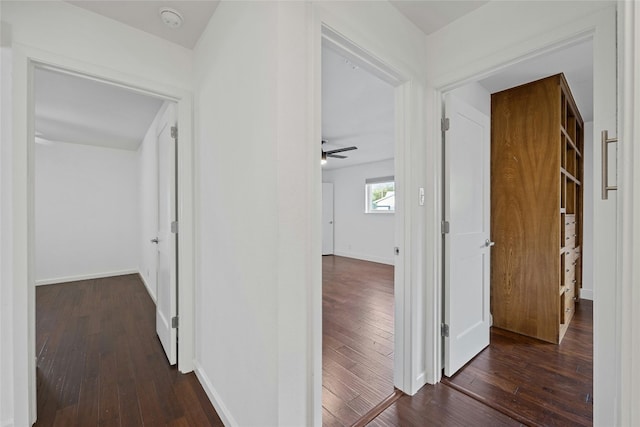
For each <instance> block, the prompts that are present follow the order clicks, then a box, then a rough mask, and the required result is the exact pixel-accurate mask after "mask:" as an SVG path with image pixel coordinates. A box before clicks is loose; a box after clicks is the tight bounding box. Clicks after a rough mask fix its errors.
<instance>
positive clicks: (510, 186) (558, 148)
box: [491, 74, 584, 344]
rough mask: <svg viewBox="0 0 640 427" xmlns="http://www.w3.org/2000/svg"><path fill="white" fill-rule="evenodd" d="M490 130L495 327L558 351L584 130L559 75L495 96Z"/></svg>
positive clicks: (578, 276)
mask: <svg viewBox="0 0 640 427" xmlns="http://www.w3.org/2000/svg"><path fill="white" fill-rule="evenodd" d="M491 130H492V131H491V132H492V137H491V138H492V139H491V189H492V191H491V230H492V238H493V240H495V241H496V245H500V247H501V248H502V249H501V250H500V251H496V252H494V253H492V255H491V311H492V315H493V325H494V326H495V327H498V328H503V329H507V330H510V331H512V332H516V333H520V334H523V335H528V336H531V337H534V338H538V339H541V340H544V341H548V342H552V343H556V344H557V343H559V342H560V341H561V340H562V338H563V336H564V334H565V332H566V331H567V329H568V327H569V323H570V322H571V319H572V317H573V314H574V312H575V303H576V300H577V299H579V293H580V286H581V282H582V261H581V257H580V247H581V245H582V243H583V242H582V234H583V233H582V221H583V217H582V203H583V185H582V181H583V174H584V165H583V154H582V152H583V150H584V123H583V120H582V117H581V116H580V113H579V111H578V109H577V107H576V105H575V101H574V98H573V95H572V94H571V91H570V89H569V86H568V85H567V82H566V80H565V78H564V76H563V75H562V74H558V75H555V76H551V77H548V78H545V79H541V80H538V81H535V82H531V83H528V84H525V85H521V86H518V87H515V88H511V89H507V90H505V91H502V92H498V93H494V94H493V95H492V96H491ZM532 147H535V149H532ZM514 158H516V159H518V162H517V164H516V165H514V162H512V161H509V159H514ZM539 188H544V189H545V191H539V190H538V189H539ZM540 230H545V232H544V233H541V232H540Z"/></svg>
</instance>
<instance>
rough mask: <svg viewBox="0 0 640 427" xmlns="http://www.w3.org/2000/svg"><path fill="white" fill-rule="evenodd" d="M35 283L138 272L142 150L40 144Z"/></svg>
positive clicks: (37, 157)
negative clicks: (139, 192) (138, 152)
mask: <svg viewBox="0 0 640 427" xmlns="http://www.w3.org/2000/svg"><path fill="white" fill-rule="evenodd" d="M35 152H36V169H35V171H36V175H35V178H36V179H35V206H36V209H35V226H36V227H35V239H36V252H35V255H36V284H50V283H60V282H67V281H73V280H80V279H85V278H95V277H108V276H114V275H118V274H128V273H133V272H136V271H137V267H138V253H139V251H138V248H139V237H138V236H139V228H138V218H139V213H138V188H139V185H138V167H137V166H138V164H137V153H136V152H134V151H128V150H118V149H111V148H104V147H93V146H89V145H82V144H68V143H62V142H60V143H52V144H36V151H35Z"/></svg>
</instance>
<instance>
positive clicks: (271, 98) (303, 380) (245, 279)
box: [195, 2, 424, 425]
mask: <svg viewBox="0 0 640 427" xmlns="http://www.w3.org/2000/svg"><path fill="white" fill-rule="evenodd" d="M311 9H313V10H311ZM309 12H313V14H312V13H309ZM319 16H324V17H325V18H327V20H328V21H327V22H331V21H333V24H334V25H332V26H333V27H334V28H339V29H342V28H349V31H348V32H349V33H350V34H353V35H355V36H356V38H357V36H361V37H362V38H361V39H359V40H355V41H356V42H358V41H360V42H362V43H363V45H365V46H367V47H368V48H373V49H372V51H373V53H374V54H376V56H377V57H378V58H380V57H384V58H385V59H388V61H389V62H390V63H391V64H392V65H393V66H394V67H395V68H396V69H398V70H402V71H403V72H405V75H406V76H407V78H408V79H412V78H414V76H415V75H414V74H412V72H413V71H416V72H417V73H419V71H418V70H419V69H420V65H422V64H423V59H424V58H423V55H422V50H421V48H422V45H421V43H422V42H423V41H424V40H423V36H422V35H420V33H419V31H418V30H417V29H416V28H415V27H413V26H412V24H410V23H409V21H408V20H407V19H406V18H404V17H401V16H400V15H399V13H398V12H397V11H395V9H394V8H393V7H392V6H390V5H389V4H386V3H367V4H366V5H357V4H354V3H349V2H337V3H331V4H328V3H326V4H325V3H323V4H322V5H317V4H315V3H314V4H310V3H302V2H290V3H287V2H253V3H245V2H222V3H221V4H220V5H219V6H218V8H217V10H216V12H215V14H214V16H213V18H212V20H211V22H210V23H209V26H208V28H207V30H206V31H205V34H204V35H203V38H202V39H201V40H200V42H199V44H198V46H197V47H196V50H195V76H196V82H195V83H196V90H195V93H196V100H195V109H196V150H197V151H196V155H195V158H196V162H197V163H196V166H197V168H196V181H197V190H196V191H197V193H198V194H199V195H200V197H199V200H198V206H197V217H196V221H197V224H198V226H199V233H198V236H199V241H198V243H197V251H198V254H197V259H196V264H197V266H198V268H197V274H198V277H197V289H196V301H197V308H196V311H197V313H196V323H197V325H198V328H197V331H196V334H197V340H196V341H197V348H196V354H197V359H198V360H197V364H198V365H199V366H197V370H196V372H197V373H198V376H199V378H200V379H201V381H202V382H203V383H204V385H205V387H206V388H207V389H208V391H209V395H210V396H211V397H212V398H213V400H214V405H215V406H216V409H218V410H220V411H221V415H222V417H223V419H226V420H227V421H228V422H229V424H231V425H236V424H237V425H309V424H311V423H312V421H311V418H309V417H310V416H311V415H312V414H311V412H310V410H311V406H310V405H313V406H314V409H315V410H317V412H316V418H315V419H314V421H315V422H317V421H318V420H319V416H320V414H321V411H320V410H319V406H317V407H316V405H319V403H320V394H319V393H317V390H318V388H320V387H321V384H320V381H321V380H320V378H321V371H320V370H319V369H317V368H318V367H319V364H317V363H318V362H319V360H320V359H319V356H320V354H321V350H320V348H319V347H318V346H316V344H317V342H319V341H320V339H321V335H320V333H319V327H318V328H317V329H312V324H313V325H319V323H317V320H318V318H317V317H315V316H316V314H317V313H319V312H320V311H319V308H320V307H321V305H320V304H321V299H320V297H319V295H320V291H321V287H320V283H319V282H320V242H321V238H320V237H321V234H320V200H321V190H320V182H321V172H320V165H319V162H318V157H317V156H318V153H317V139H318V138H319V134H320V129H319V126H317V127H316V125H317V124H316V123H315V122H316V119H315V117H314V116H313V114H315V112H316V108H318V107H319V106H320V99H319V97H316V95H315V92H316V86H315V85H314V84H313V80H312V77H313V76H314V75H316V74H315V73H316V72H317V71H319V67H318V68H317V69H314V68H313V67H315V66H318V65H319V63H316V62H315V61H316V58H315V57H314V55H316V54H317V55H318V56H317V58H319V54H320V37H319V35H320V26H319V21H317V20H316V19H317V18H318V17H319ZM341 24H345V26H344V27H342V26H341ZM310 29H312V30H311V31H310ZM310 34H313V36H314V37H317V38H314V39H313V41H314V43H311V40H309V38H308V37H309V36H310ZM417 64H420V65H417ZM312 93H313V94H314V95H312ZM317 93H319V91H318V92H317ZM421 94H422V92H421V87H420V81H414V82H413V86H412V87H411V88H408V89H407V91H406V93H405V95H406V98H405V99H406V102H407V103H408V104H410V105H412V106H413V105H420V99H421V98H420V96H421ZM418 109H419V107H416V109H415V110H412V112H415V115H411V116H410V117H407V118H406V122H403V123H402V126H403V130H406V131H407V132H409V131H410V132H411V137H412V138H415V140H416V141H415V142H416V143H415V146H412V148H413V149H414V151H413V152H412V153H413V154H414V156H416V157H414V158H412V160H414V161H415V162H416V164H417V163H418V162H420V161H421V159H420V158H419V156H420V153H421V146H420V143H418V142H417V141H419V138H420V135H421V132H420V129H421V123H422V117H421V115H420V114H419V111H418ZM310 117H313V119H310ZM310 121H311V122H310ZM318 125H319V123H318ZM314 141H315V142H314ZM410 142H411V143H413V142H414V140H413V139H411V140H410ZM407 149H408V148H407ZM403 160H404V158H403ZM418 176H419V173H418V172H416V173H415V174H411V173H409V172H407V175H406V176H403V177H402V178H403V179H405V182H406V184H407V185H412V186H413V185H415V184H416V183H417V182H416V181H417V179H418ZM265 189H266V190H265ZM412 202H413V199H412ZM405 207H406V209H407V210H409V209H411V214H410V215H412V216H411V218H416V219H417V218H418V217H419V215H420V212H419V209H415V210H414V205H413V204H410V203H407V205H406V206H405ZM414 214H415V216H413V215H414ZM308 236H311V238H309V237H308ZM412 237H414V238H415V240H412V241H410V242H409V241H408V242H407V246H410V247H413V248H415V247H420V246H421V244H422V237H423V236H422V235H421V234H420V233H419V232H418V233H415V234H412ZM315 243H317V247H316V246H315ZM416 270H417V267H416ZM413 273H414V272H413V271H412V272H411V274H413ZM423 274H424V273H423V270H421V269H420V270H419V272H418V273H417V275H416V276H413V277H416V281H415V283H416V285H415V286H417V287H418V286H420V285H419V283H421V281H423V280H424V276H423ZM316 285H317V287H316ZM310 295H313V298H314V299H313V300H312V298H311V296H310ZM310 301H312V304H313V305H312V306H310ZM316 304H317V306H316ZM312 313H313V316H314V317H313V318H311V314H312ZM418 326H419V325H418ZM314 327H315V326H314ZM311 330H313V333H314V334H316V335H315V337H317V340H318V341H317V342H316V341H315V338H314V342H313V343H312V345H311V346H310V341H309V331H311ZM417 333H418V334H419V333H420V331H419V329H418V332H417ZM238 337H242V339H239V338H238ZM417 346H419V345H417ZM311 353H312V354H311ZM316 355H317V356H318V357H316ZM312 356H313V357H312ZM311 364H313V366H311ZM414 365H415V366H416V367H418V368H422V367H423V366H424V361H423V360H421V359H416V360H415V364H414ZM312 369H313V370H312ZM311 372H313V375H315V377H312V376H311V375H310V373H311ZM312 381H314V383H315V387H314V389H313V390H310V389H309V385H310V383H311V382H312ZM316 387H317V388H316ZM310 393H311V394H310ZM313 393H316V394H315V395H314V394H313Z"/></svg>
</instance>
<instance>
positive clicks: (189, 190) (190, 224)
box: [12, 44, 195, 423]
mask: <svg viewBox="0 0 640 427" xmlns="http://www.w3.org/2000/svg"><path fill="white" fill-rule="evenodd" d="M12 50H13V64H12V65H13V74H12V80H13V81H12V89H13V99H12V102H13V105H12V107H13V108H12V115H13V117H12V129H13V145H12V150H13V171H12V192H13V200H12V201H13V206H12V216H13V259H12V266H13V279H14V280H13V282H14V287H13V307H14V320H13V321H14V323H13V324H14V333H15V339H14V354H13V361H14V390H13V391H14V396H15V401H16V406H15V408H14V409H15V412H14V414H15V416H16V418H20V417H21V414H23V413H24V414H29V415H28V416H29V418H30V421H31V423H33V422H35V420H36V419H37V403H36V398H37V390H36V388H37V387H36V384H37V378H36V363H37V360H36V353H35V350H36V349H35V339H36V337H35V317H36V316H35V308H36V307H35V233H34V230H35V215H34V213H35V209H34V204H35V200H34V192H35V191H34V190H35V142H34V137H35V118H34V115H35V101H34V69H35V68H36V67H44V68H49V69H53V70H56V71H59V72H64V73H68V74H71V75H77V76H80V77H85V78H89V79H94V80H97V81H101V82H104V83H107V84H111V85H115V86H119V87H124V88H127V89H130V90H133V91H135V92H137V93H141V94H146V95H149V96H153V97H156V98H160V99H165V100H169V101H172V102H175V103H176V104H177V109H178V126H179V128H180V132H181V134H180V135H181V136H180V138H181V144H180V145H179V147H178V156H179V160H178V179H179V182H178V186H179V187H178V192H179V195H178V201H177V203H178V221H179V222H180V233H179V234H178V246H179V259H178V263H179V265H180V269H179V277H178V280H179V283H180V286H179V291H178V292H179V307H178V311H179V313H182V316H181V319H180V344H181V345H180V346H179V348H178V359H179V362H178V369H179V370H180V372H183V373H187V372H191V371H193V369H194V356H195V327H194V320H195V316H194V307H195V301H194V293H195V292H194V277H195V264H194V220H193V218H194V199H193V182H194V179H193V131H192V123H193V118H192V117H193V112H192V105H193V96H192V94H191V92H189V91H187V90H184V89H180V88H177V87H173V86H170V85H165V84H161V83H156V82H153V81H150V80H148V79H146V78H145V77H144V76H136V75H130V74H126V73H122V72H119V71H117V70H114V69H110V68H105V67H101V66H98V65H93V64H89V63H85V62H82V61H78V60H74V59H71V58H68V57H65V56H62V55H58V54H55V53H51V52H45V51H42V50H39V49H36V48H31V47H29V46H24V45H19V44H14V45H13V46H12Z"/></svg>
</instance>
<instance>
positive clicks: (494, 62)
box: [430, 7, 622, 424]
mask: <svg viewBox="0 0 640 427" xmlns="http://www.w3.org/2000/svg"><path fill="white" fill-rule="evenodd" d="M612 9H613V10H612ZM615 14H616V9H615V7H606V8H604V9H601V10H599V11H596V12H594V13H592V14H590V15H588V16H586V17H584V18H581V19H578V20H576V21H572V22H570V23H567V24H565V25H564V26H562V27H561V28H558V29H557V31H554V32H552V33H547V34H545V35H541V36H537V37H534V38H531V39H529V40H527V43H523V44H521V45H519V46H517V49H516V48H514V49H512V50H510V51H509V52H507V53H505V54H503V55H502V56H498V57H492V58H491V60H490V61H489V62H488V63H485V64H480V65H478V64H469V65H468V67H466V68H464V69H462V70H461V71H460V72H459V73H457V74H456V75H452V76H451V77H449V76H447V77H445V78H442V79H440V80H439V81H436V82H435V84H434V85H433V87H434V90H433V92H432V94H431V96H433V99H434V100H435V102H434V103H435V114H434V116H433V117H434V118H433V119H432V120H433V121H432V123H438V122H439V121H440V118H441V117H443V116H442V114H443V106H442V102H441V101H442V100H443V96H444V93H446V92H448V91H451V90H453V89H455V88H457V87H460V86H463V85H465V84H467V83H471V82H474V81H478V80H480V79H482V78H484V77H486V76H488V75H490V74H492V73H493V72H495V71H497V70H500V69H503V68H505V67H508V66H510V65H513V64H516V63H519V62H522V61H525V60H527V59H529V58H532V57H535V56H538V55H541V54H545V53H548V52H551V51H554V50H557V49H561V48H563V47H565V46H570V45H571V44H574V43H577V42H580V41H583V40H586V39H593V42H594V46H596V45H597V44H599V43H606V40H607V39H608V38H610V37H612V36H613V37H615V33H616V27H615V22H616V16H615ZM618 49H620V47H618ZM597 54H598V52H597V51H596V52H594V66H595V64H599V63H600V64H603V63H604V64H614V65H615V63H616V55H617V56H618V59H619V58H620V55H621V52H615V51H614V52H608V55H610V56H612V57H607V58H600V57H598V56H597ZM594 74H595V73H594ZM595 78H596V77H594V79H595ZM621 90H622V89H621V88H620V87H618V91H621ZM600 95H602V94H600ZM594 96H596V94H595V93H594ZM609 96H611V94H609ZM597 108H598V106H597V105H596V106H595V109H596V111H597ZM594 116H596V113H594ZM614 119H615V118H611V117H598V118H596V117H594V141H593V144H594V158H595V159H597V158H598V157H599V154H598V152H597V151H598V149H597V142H598V139H596V138H595V136H596V134H597V133H598V132H599V130H601V129H609V133H610V134H616V135H617V132H616V128H617V126H616V125H617V123H616V122H615V120H614ZM433 133H434V135H433V138H434V141H443V136H442V134H441V132H440V128H439V127H438V128H437V129H433ZM434 154H435V156H434V159H433V162H432V165H433V167H434V169H435V173H434V177H435V178H434V180H435V188H436V189H437V192H438V195H437V197H436V198H435V201H434V202H435V203H436V204H437V211H438V212H442V208H443V199H442V197H443V184H444V183H443V179H444V176H443V173H444V170H443V146H442V143H440V144H435V153H434ZM597 170H598V169H597V168H594V175H596V176H595V177H594V178H597ZM597 182H598V179H594V185H597ZM594 194H595V192H594ZM612 199H614V200H610V201H609V202H610V203H613V205H612V206H616V205H617V209H618V212H620V201H619V199H618V198H616V197H615V196H614V197H612ZM597 200H599V198H598V199H597ZM597 200H596V201H597ZM441 219H444V218H441ZM594 222H595V221H594ZM439 228H440V223H439V221H438V222H437V229H436V231H437V232H438V233H439V232H440V230H439ZM596 234H597V233H594V240H595V238H596ZM435 244H436V245H438V248H437V249H436V254H437V258H438V259H437V262H436V266H437V268H438V269H439V273H438V274H437V277H440V278H441V280H440V281H439V282H438V283H437V285H436V286H435V287H434V289H433V290H432V292H433V295H434V299H433V305H432V307H431V308H432V309H433V310H434V311H435V313H437V314H436V318H437V319H443V306H442V301H443V297H444V295H443V288H442V287H443V285H444V280H443V273H444V268H443V266H444V252H443V250H444V248H443V239H440V241H439V242H437V243H435ZM615 249H617V251H618V257H617V260H616V263H619V259H620V228H618V232H617V244H614V250H615ZM613 267H615V268H614V270H613V273H614V274H613V275H614V277H615V271H616V269H617V266H613ZM594 270H595V269H594ZM594 273H595V274H594V275H595V277H594V295H595V299H594V368H593V370H594V394H595V387H596V385H597V386H598V387H599V392H598V396H597V398H596V399H595V403H594V424H609V423H611V422H613V418H612V417H616V413H617V412H616V410H617V409H616V405H619V397H620V396H619V393H618V391H617V385H616V382H618V381H619V380H618V379H616V378H611V377H615V375H610V374H607V372H610V371H611V369H614V370H615V371H617V370H618V368H619V366H620V363H619V362H616V361H617V356H616V355H617V354H619V350H620V341H619V337H618V334H619V330H618V331H617V332H616V333H611V331H609V333H606V331H607V329H608V328H609V325H612V324H613V325H615V324H617V325H619V324H620V312H619V310H618V309H617V306H618V305H619V301H617V298H618V296H617V294H618V293H619V290H618V289H616V290H615V291H613V292H612V291H611V290H609V293H610V294H612V295H610V296H608V295H605V294H606V293H607V292H606V291H603V292H601V293H599V292H598V290H599V288H602V287H603V286H606V285H605V284H604V283H607V284H609V283H611V280H608V281H604V280H601V279H599V277H602V276H603V273H602V272H601V273H600V274H599V275H597V273H596V272H595V271H594ZM605 277H606V276H605ZM614 282H615V285H616V287H619V285H620V283H619V282H618V280H615V281H614ZM598 283H603V284H602V285H599V284H598ZM607 316H608V317H607ZM603 319H604V320H603ZM430 326H431V327H432V328H433V334H434V337H436V338H435V340H434V342H433V345H434V348H436V351H435V352H434V361H435V363H436V366H435V370H434V372H436V373H437V378H436V382H439V381H440V380H441V378H442V367H443V361H442V357H443V343H442V339H441V338H440V331H439V328H440V324H433V325H430ZM614 329H617V328H614ZM612 361H614V362H613V363H612ZM607 377H609V379H607Z"/></svg>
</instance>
